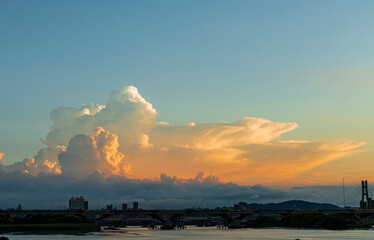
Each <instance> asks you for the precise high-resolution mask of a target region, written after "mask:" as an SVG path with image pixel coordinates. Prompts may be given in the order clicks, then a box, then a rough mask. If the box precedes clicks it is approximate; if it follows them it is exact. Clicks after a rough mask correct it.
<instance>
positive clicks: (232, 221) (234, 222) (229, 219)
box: [217, 213, 252, 229]
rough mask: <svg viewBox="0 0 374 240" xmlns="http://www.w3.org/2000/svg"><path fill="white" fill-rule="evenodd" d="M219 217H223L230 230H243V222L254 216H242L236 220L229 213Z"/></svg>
mask: <svg viewBox="0 0 374 240" xmlns="http://www.w3.org/2000/svg"><path fill="white" fill-rule="evenodd" d="M217 215H218V216H220V217H222V218H223V219H225V220H226V221H227V222H228V228H231V229H237V228H242V227H243V226H242V224H241V221H242V220H243V219H245V218H247V217H249V216H250V215H252V214H243V213H242V214H240V215H239V217H236V218H234V217H233V216H231V215H230V214H229V213H220V214H217Z"/></svg>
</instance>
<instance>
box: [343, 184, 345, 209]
mask: <svg viewBox="0 0 374 240" xmlns="http://www.w3.org/2000/svg"><path fill="white" fill-rule="evenodd" d="M343 207H344V208H345V188H344V177H343Z"/></svg>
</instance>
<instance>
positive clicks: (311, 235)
mask: <svg viewBox="0 0 374 240" xmlns="http://www.w3.org/2000/svg"><path fill="white" fill-rule="evenodd" d="M1 236H6V237H8V238H9V239H10V240H17V239H22V240H47V239H48V240H85V239H97V240H117V239H139V240H140V239H146V240H148V239H149V240H150V239H207V240H208V239H211V240H217V239H225V240H228V239H256V240H270V239H275V240H295V239H300V240H313V239H316V240H317V239H335V240H342V239H347V240H348V239H349V240H355V239H360V240H364V239H365V240H366V239H367V240H369V239H370V240H372V239H374V230H371V229H368V230H339V231H332V230H309V229H285V228H266V229H253V228H244V229H216V228H213V227H212V228H208V227H204V228H198V227H192V226H191V227H188V228H187V229H186V230H170V231H163V230H148V229H146V228H132V227H129V228H124V229H121V230H119V231H105V232H100V233H90V234H86V235H1Z"/></svg>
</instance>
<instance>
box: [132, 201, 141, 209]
mask: <svg viewBox="0 0 374 240" xmlns="http://www.w3.org/2000/svg"><path fill="white" fill-rule="evenodd" d="M132 210H134V211H137V210H139V203H138V202H133V203H132Z"/></svg>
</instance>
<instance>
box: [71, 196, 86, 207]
mask: <svg viewBox="0 0 374 240" xmlns="http://www.w3.org/2000/svg"><path fill="white" fill-rule="evenodd" d="M69 210H88V201H85V200H84V198H83V196H80V197H79V198H78V197H76V198H73V197H72V198H70V200H69Z"/></svg>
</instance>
